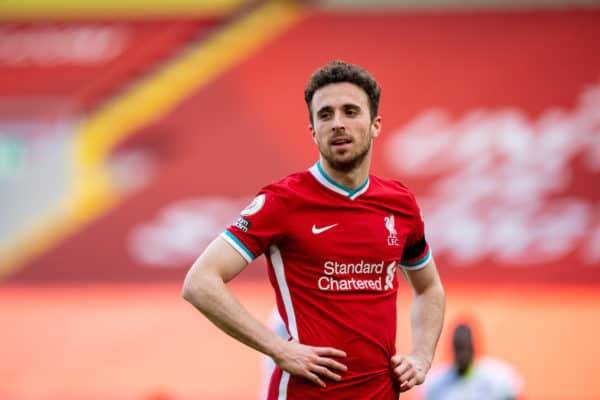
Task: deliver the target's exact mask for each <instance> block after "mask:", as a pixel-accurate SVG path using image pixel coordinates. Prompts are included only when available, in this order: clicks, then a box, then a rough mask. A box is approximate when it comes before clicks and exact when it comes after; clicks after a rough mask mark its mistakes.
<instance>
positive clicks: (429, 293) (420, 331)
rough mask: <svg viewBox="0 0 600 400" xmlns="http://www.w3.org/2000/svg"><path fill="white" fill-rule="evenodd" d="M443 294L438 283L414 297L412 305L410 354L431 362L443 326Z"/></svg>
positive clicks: (444, 302)
mask: <svg viewBox="0 0 600 400" xmlns="http://www.w3.org/2000/svg"><path fill="white" fill-rule="evenodd" d="M445 304H446V300H445V294H444V289H443V287H442V285H441V283H439V281H438V282H437V283H436V284H434V285H431V286H430V287H428V288H427V289H426V290H424V291H423V292H421V293H418V294H416V295H415V297H414V299H413V305H412V317H411V324H412V343H413V349H412V352H411V353H412V354H414V355H418V356H420V357H423V358H425V359H426V360H427V361H428V362H429V365H431V362H432V361H433V356H434V354H435V348H436V346H437V342H438V339H439V337H440V333H441V331H442V326H443V324H444V312H445Z"/></svg>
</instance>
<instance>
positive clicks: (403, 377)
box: [391, 257, 446, 392]
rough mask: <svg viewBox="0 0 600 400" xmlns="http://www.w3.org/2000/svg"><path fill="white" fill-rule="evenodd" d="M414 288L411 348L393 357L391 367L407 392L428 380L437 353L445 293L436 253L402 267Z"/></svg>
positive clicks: (400, 384) (401, 387) (403, 390)
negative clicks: (420, 263)
mask: <svg viewBox="0 0 600 400" xmlns="http://www.w3.org/2000/svg"><path fill="white" fill-rule="evenodd" d="M402 272H403V273H404V276H405V277H406V280H407V281H408V283H409V284H410V286H411V287H412V289H413V293H414V294H413V303H412V310H411V328H412V351H411V352H410V353H409V354H407V355H402V354H396V355H395V356H393V357H392V360H391V361H392V367H393V371H394V374H395V375H396V377H397V379H398V384H399V386H400V391H401V392H405V391H407V390H410V389H412V388H413V387H414V386H416V385H420V384H421V383H423V382H424V381H425V375H426V374H427V371H429V368H430V367H431V363H432V361H433V356H434V354H435V348H436V346H437V342H438V339H439V337H440V333H441V331H442V326H443V324H444V310H445V306H446V297H445V294H444V288H443V286H442V283H441V281H440V277H439V274H438V272H437V268H436V266H435V261H434V260H433V257H432V258H431V259H430V260H429V262H428V263H427V264H426V265H425V266H424V267H423V268H419V269H416V270H410V269H402Z"/></svg>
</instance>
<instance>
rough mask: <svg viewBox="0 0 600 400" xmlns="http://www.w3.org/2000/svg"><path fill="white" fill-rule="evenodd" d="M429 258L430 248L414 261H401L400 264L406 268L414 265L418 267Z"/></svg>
mask: <svg viewBox="0 0 600 400" xmlns="http://www.w3.org/2000/svg"><path fill="white" fill-rule="evenodd" d="M430 258H431V249H428V250H427V254H425V255H424V256H423V257H422V258H420V259H419V260H417V261H415V262H411V263H406V262H401V263H400V264H401V265H402V266H403V267H407V268H414V267H420V266H421V265H423V264H425V263H426V262H427V261H429V259H430Z"/></svg>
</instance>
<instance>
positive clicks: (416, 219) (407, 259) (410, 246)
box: [400, 196, 431, 270]
mask: <svg viewBox="0 0 600 400" xmlns="http://www.w3.org/2000/svg"><path fill="white" fill-rule="evenodd" d="M411 199H412V207H413V219H412V220H413V227H412V230H411V232H410V233H409V235H408V237H407V239H406V243H405V245H404V251H403V252H402V258H401V259H400V266H401V267H403V268H405V269H409V270H416V269H420V268H423V267H424V266H425V265H427V263H428V262H429V260H431V250H430V248H429V244H428V243H427V240H426V239H425V222H424V220H423V213H421V209H420V208H419V205H418V204H417V201H416V200H415V198H414V196H411Z"/></svg>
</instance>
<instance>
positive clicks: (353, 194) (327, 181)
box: [308, 161, 369, 200]
mask: <svg viewBox="0 0 600 400" xmlns="http://www.w3.org/2000/svg"><path fill="white" fill-rule="evenodd" d="M308 170H309V171H310V173H311V174H312V175H313V176H314V177H315V179H316V180H317V181H318V182H319V183H320V184H321V185H323V186H325V187H326V188H327V189H329V190H333V191H334V192H336V193H339V194H341V195H342V196H346V197H348V198H349V199H350V200H354V199H356V198H357V197H358V196H360V195H361V194H363V193H364V192H366V191H367V189H368V188H369V177H367V179H366V180H365V182H364V183H363V184H362V185H360V186H359V187H357V188H356V189H350V188H348V187H346V186H344V185H341V184H339V183H337V182H336V181H334V180H333V179H331V178H330V177H329V176H328V175H327V174H326V173H325V171H324V170H323V167H321V161H317V163H316V164H315V165H313V166H312V167H310V168H309V169H308Z"/></svg>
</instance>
